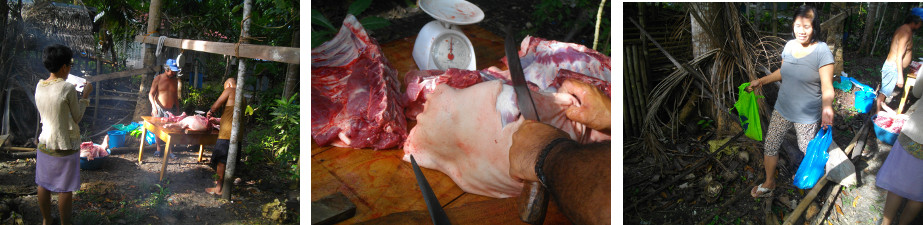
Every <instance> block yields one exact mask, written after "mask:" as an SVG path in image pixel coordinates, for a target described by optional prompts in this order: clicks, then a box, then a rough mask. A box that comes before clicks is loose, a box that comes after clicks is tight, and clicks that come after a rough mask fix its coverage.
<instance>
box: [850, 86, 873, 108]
mask: <svg viewBox="0 0 923 225" xmlns="http://www.w3.org/2000/svg"><path fill="white" fill-rule="evenodd" d="M855 97H856V99H855V102H854V103H853V107H854V108H855V109H856V112H859V113H867V112H869V111H872V103H873V102H875V92H873V91H868V90H864V89H863V90H861V91H857V92H855Z"/></svg>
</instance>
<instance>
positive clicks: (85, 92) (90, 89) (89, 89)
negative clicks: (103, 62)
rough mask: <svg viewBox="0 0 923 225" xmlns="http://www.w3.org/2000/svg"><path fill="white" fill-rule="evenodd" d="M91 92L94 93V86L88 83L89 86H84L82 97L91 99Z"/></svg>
mask: <svg viewBox="0 0 923 225" xmlns="http://www.w3.org/2000/svg"><path fill="white" fill-rule="evenodd" d="M90 92H93V84H91V83H89V82H87V84H86V85H85V86H83V96H82V97H83V98H89V97H90Z"/></svg>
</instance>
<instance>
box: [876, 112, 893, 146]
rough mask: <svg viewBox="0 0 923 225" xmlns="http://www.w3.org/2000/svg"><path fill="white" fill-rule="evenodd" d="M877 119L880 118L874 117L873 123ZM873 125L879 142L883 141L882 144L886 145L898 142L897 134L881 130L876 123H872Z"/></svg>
mask: <svg viewBox="0 0 923 225" xmlns="http://www.w3.org/2000/svg"><path fill="white" fill-rule="evenodd" d="M876 117H878V115H874V116H872V121H875V118H876ZM872 125H875V137H878V140H881V142H883V143H885V144H889V145H894V141H896V140H897V134H895V133H891V132H890V131H888V130H885V129H884V128H881V127H880V126H878V124H875V123H874V122H872Z"/></svg>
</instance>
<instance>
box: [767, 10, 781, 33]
mask: <svg viewBox="0 0 923 225" xmlns="http://www.w3.org/2000/svg"><path fill="white" fill-rule="evenodd" d="M778 8H779V3H775V2H773V3H772V19H770V20H769V23H770V24H772V35H776V34H778V33H779V21H777V20H776V15H777V14H778V12H779V9H778Z"/></svg>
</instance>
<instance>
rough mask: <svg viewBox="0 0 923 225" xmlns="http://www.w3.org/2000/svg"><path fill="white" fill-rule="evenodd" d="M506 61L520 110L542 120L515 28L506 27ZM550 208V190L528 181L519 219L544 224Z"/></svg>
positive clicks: (520, 196) (529, 118) (523, 190)
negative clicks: (522, 62) (524, 70)
mask: <svg viewBox="0 0 923 225" xmlns="http://www.w3.org/2000/svg"><path fill="white" fill-rule="evenodd" d="M506 31H507V32H506V41H505V42H506V43H504V48H505V50H506V62H507V64H508V65H509V69H510V79H512V80H513V89H514V90H515V92H516V101H517V102H518V104H519V112H520V113H521V114H522V116H523V117H525V118H526V119H528V120H535V121H541V120H540V119H539V117H538V111H537V110H536V109H535V103H534V102H532V92H531V91H529V86H528V85H527V84H526V76H525V74H523V72H522V65H521V64H520V62H519V46H518V45H517V43H518V42H516V41H515V39H514V38H513V34H514V33H515V32H513V31H514V30H513V28H512V26H509V25H507V27H506ZM547 210H548V192H546V191H545V188H544V187H542V184H541V183H539V182H534V181H533V182H526V184H525V185H523V187H522V194H520V195H519V219H521V220H522V221H523V222H526V223H529V224H542V223H543V222H544V221H545V212H546V211H547Z"/></svg>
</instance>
